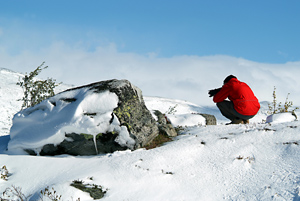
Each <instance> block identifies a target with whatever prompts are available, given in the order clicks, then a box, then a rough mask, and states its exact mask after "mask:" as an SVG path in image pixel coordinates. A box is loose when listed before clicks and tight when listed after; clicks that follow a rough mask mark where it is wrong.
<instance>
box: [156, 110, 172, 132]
mask: <svg viewBox="0 0 300 201" xmlns="http://www.w3.org/2000/svg"><path fill="white" fill-rule="evenodd" d="M154 114H155V116H156V117H157V123H158V129H159V132H160V134H163V135H166V136H169V137H175V136H177V135H178V133H177V131H176V129H175V128H174V127H173V126H172V124H171V122H169V121H168V118H167V117H166V116H165V115H164V114H163V113H161V112H160V111H159V110H155V111H154Z"/></svg>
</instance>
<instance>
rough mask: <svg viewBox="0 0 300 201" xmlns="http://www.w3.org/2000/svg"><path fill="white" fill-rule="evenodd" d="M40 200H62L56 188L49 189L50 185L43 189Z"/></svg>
mask: <svg viewBox="0 0 300 201" xmlns="http://www.w3.org/2000/svg"><path fill="white" fill-rule="evenodd" d="M40 200H41V201H44V200H51V201H59V200H61V195H59V194H57V192H56V190H54V188H51V189H49V186H48V187H46V188H45V189H44V190H41V194H40Z"/></svg>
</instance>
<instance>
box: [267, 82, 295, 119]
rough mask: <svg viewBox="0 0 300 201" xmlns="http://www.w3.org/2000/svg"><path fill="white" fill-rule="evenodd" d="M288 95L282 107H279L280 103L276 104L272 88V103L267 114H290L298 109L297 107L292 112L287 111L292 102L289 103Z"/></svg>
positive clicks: (274, 91) (274, 92)
mask: <svg viewBox="0 0 300 201" xmlns="http://www.w3.org/2000/svg"><path fill="white" fill-rule="evenodd" d="M289 95H290V93H288V95H287V96H286V99H285V102H284V105H281V104H282V103H281V102H279V103H277V96H276V87H275V86H274V90H273V101H272V103H271V104H269V105H268V106H269V111H268V113H269V114H276V113H281V112H292V113H294V112H295V110H297V109H299V108H298V107H296V108H294V109H293V110H291V111H289V109H290V108H291V107H292V106H293V102H292V101H289V100H288V98H289Z"/></svg>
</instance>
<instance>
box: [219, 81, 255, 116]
mask: <svg viewBox="0 0 300 201" xmlns="http://www.w3.org/2000/svg"><path fill="white" fill-rule="evenodd" d="M226 98H228V99H229V100H231V101H232V102H233V105H234V109H235V110H236V111H237V112H238V113H240V114H242V115H249V116H251V115H256V113H257V112H258V110H259V109H260V104H259V102H258V99H257V98H256V97H255V95H254V93H253V91H252V90H251V89H250V87H249V86H248V85H247V84H246V83H244V82H241V81H239V80H238V79H236V78H231V79H230V80H229V82H227V83H226V84H224V85H223V87H222V89H221V90H220V91H219V92H218V93H217V94H216V95H215V96H214V98H213V101H214V102H215V103H218V102H222V101H224V100H225V99H226Z"/></svg>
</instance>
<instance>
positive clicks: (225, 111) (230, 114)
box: [217, 100, 254, 121]
mask: <svg viewBox="0 0 300 201" xmlns="http://www.w3.org/2000/svg"><path fill="white" fill-rule="evenodd" d="M217 107H218V108H219V110H220V112H221V113H222V115H223V116H224V117H226V118H227V119H230V120H231V121H233V120H236V119H241V120H249V119H251V118H252V117H254V115H251V116H248V115H242V114H240V113H238V112H237V111H236V110H235V109H234V105H233V102H231V101H228V100H224V101H222V102H219V103H217Z"/></svg>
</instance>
